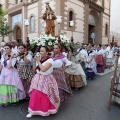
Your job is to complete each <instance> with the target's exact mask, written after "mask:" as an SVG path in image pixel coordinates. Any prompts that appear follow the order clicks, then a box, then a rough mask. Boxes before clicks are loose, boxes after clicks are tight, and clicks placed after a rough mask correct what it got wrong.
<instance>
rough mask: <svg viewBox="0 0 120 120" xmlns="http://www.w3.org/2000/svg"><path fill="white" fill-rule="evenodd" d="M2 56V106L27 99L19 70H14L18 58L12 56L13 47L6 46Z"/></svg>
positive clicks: (0, 92) (0, 91)
mask: <svg viewBox="0 0 120 120" xmlns="http://www.w3.org/2000/svg"><path fill="white" fill-rule="evenodd" d="M4 48H5V54H3V55H2V58H1V65H2V71H1V75H0V104H2V105H3V106H5V105H7V103H15V102H18V101H19V100H21V99H24V98H25V92H24V88H23V85H22V82H21V80H20V78H19V75H18V72H17V70H16V69H15V68H14V65H15V63H16V58H13V55H12V54H11V53H12V52H11V50H12V46H11V45H10V44H6V45H5V47H4Z"/></svg>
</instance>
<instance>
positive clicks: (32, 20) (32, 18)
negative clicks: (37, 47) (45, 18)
mask: <svg viewBox="0 0 120 120" xmlns="http://www.w3.org/2000/svg"><path fill="white" fill-rule="evenodd" d="M34 31H35V18H34V17H33V16H31V17H30V32H34Z"/></svg>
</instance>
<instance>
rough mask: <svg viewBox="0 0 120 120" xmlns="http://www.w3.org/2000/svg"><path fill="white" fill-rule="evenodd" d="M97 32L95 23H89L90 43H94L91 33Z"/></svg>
mask: <svg viewBox="0 0 120 120" xmlns="http://www.w3.org/2000/svg"><path fill="white" fill-rule="evenodd" d="M93 32H95V26H94V25H90V24H89V25H88V43H91V44H93V39H92V38H91V34H92V33H93Z"/></svg>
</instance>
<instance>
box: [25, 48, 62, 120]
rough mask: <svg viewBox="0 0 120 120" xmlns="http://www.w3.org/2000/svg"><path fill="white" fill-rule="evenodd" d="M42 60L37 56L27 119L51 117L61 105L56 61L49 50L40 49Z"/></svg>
mask: <svg viewBox="0 0 120 120" xmlns="http://www.w3.org/2000/svg"><path fill="white" fill-rule="evenodd" d="M40 54H41V60H40V58H39V57H37V56H35V60H36V71H37V74H36V75H35V76H34V77H33V79H32V82H31V86H30V91H29V92H30V101H29V107H28V112H29V114H28V115H27V116H26V117H27V118H30V117H32V116H33V115H41V116H49V115H50V114H55V113H56V112H57V111H58V108H59V105H60V98H59V91H58V86H57V82H56V80H55V78H54V77H53V75H52V74H51V73H52V72H53V64H54V61H53V59H52V58H50V57H49V56H48V48H47V47H46V46H42V47H41V49H40Z"/></svg>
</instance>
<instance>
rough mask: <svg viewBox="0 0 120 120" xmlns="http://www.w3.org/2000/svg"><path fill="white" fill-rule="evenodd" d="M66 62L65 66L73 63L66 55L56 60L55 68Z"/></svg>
mask: <svg viewBox="0 0 120 120" xmlns="http://www.w3.org/2000/svg"><path fill="white" fill-rule="evenodd" d="M64 63H65V66H70V65H71V64H72V62H71V61H69V60H68V59H67V58H66V57H64V58H62V59H58V60H55V61H54V65H53V68H60V67H62V66H63V65H64Z"/></svg>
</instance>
